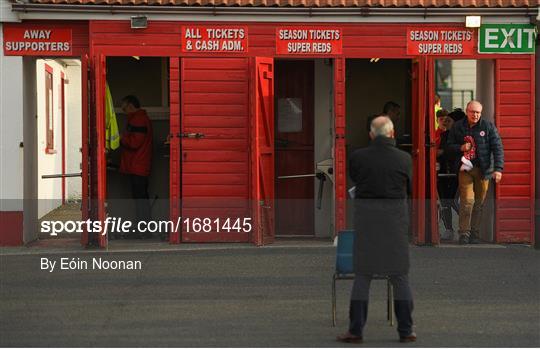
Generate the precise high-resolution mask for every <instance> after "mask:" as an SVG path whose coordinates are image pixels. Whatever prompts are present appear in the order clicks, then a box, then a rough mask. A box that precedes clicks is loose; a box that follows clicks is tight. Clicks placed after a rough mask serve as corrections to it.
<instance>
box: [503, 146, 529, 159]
mask: <svg viewBox="0 0 540 349" xmlns="http://www.w3.org/2000/svg"><path fill="white" fill-rule="evenodd" d="M504 159H505V161H506V162H511V161H529V160H530V159H531V151H530V150H508V149H507V150H506V151H505V152H504Z"/></svg>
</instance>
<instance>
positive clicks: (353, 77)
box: [345, 58, 414, 229]
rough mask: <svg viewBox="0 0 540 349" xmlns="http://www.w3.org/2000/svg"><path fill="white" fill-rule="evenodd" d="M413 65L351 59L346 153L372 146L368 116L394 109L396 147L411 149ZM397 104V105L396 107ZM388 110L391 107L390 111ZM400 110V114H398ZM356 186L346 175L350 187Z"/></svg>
mask: <svg viewBox="0 0 540 349" xmlns="http://www.w3.org/2000/svg"><path fill="white" fill-rule="evenodd" d="M411 75H412V65H411V60H406V59H379V58H372V59H349V60H347V65H346V86H345V88H346V103H347V105H346V113H347V114H346V120H347V121H346V130H347V133H346V152H347V163H348V159H349V156H350V155H351V154H352V152H354V151H355V150H356V149H359V148H364V147H367V146H368V145H369V140H370V138H369V126H368V125H369V121H368V120H369V118H370V117H372V116H373V115H377V114H381V113H383V111H384V109H385V106H386V109H389V108H390V109H393V111H394V114H392V115H391V118H392V121H393V122H394V129H395V134H396V141H397V146H398V147H399V148H400V149H402V150H404V151H407V152H411V149H412V132H414V130H413V125H412V103H411V91H412V79H411ZM397 106H398V107H397ZM387 111H389V110H387ZM397 111H399V113H397ZM353 186H354V183H353V182H352V180H351V178H350V177H349V176H348V175H347V188H351V187H353ZM353 227H354V205H353V200H352V199H350V197H349V200H347V229H353Z"/></svg>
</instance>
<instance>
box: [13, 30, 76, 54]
mask: <svg viewBox="0 0 540 349" xmlns="http://www.w3.org/2000/svg"><path fill="white" fill-rule="evenodd" d="M72 48H73V40H72V37H71V29H69V28H54V29H53V28H47V27H32V28H24V27H8V26H5V27H4V55H6V56H71V55H72Z"/></svg>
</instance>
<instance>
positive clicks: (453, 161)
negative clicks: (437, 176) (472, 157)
mask: <svg viewBox="0 0 540 349" xmlns="http://www.w3.org/2000/svg"><path fill="white" fill-rule="evenodd" d="M449 133H450V131H444V132H443V133H442V134H441V145H440V147H439V149H441V150H442V151H443V153H442V154H441V155H439V156H437V161H439V164H440V166H441V167H440V169H439V173H447V174H448V173H456V174H457V173H458V172H459V167H460V166H461V156H459V157H458V156H456V153H455V152H452V151H448V150H447V144H448V134H449Z"/></svg>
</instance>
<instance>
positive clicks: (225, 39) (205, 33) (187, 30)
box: [182, 25, 248, 53]
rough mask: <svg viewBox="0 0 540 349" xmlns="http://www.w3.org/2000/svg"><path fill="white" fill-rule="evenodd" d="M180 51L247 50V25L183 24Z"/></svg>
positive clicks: (234, 51) (238, 51)
mask: <svg viewBox="0 0 540 349" xmlns="http://www.w3.org/2000/svg"><path fill="white" fill-rule="evenodd" d="M182 52H199V53H204V52H214V53H223V52H228V53H244V52H248V28H247V26H227V27H224V26H207V25H194V26H183V27H182Z"/></svg>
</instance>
